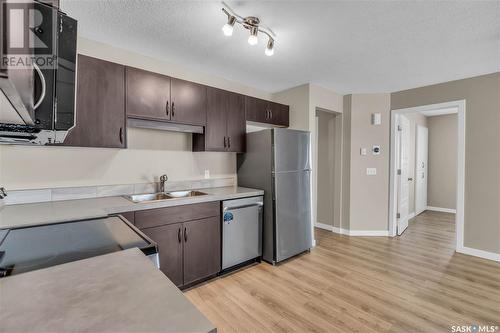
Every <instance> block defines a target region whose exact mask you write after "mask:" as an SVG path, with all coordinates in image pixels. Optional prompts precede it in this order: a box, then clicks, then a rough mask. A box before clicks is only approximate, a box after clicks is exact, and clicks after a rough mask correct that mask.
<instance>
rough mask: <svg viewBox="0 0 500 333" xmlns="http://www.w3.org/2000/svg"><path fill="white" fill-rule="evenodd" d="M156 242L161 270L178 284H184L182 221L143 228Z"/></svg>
mask: <svg viewBox="0 0 500 333" xmlns="http://www.w3.org/2000/svg"><path fill="white" fill-rule="evenodd" d="M141 231H142V232H143V233H144V234H145V235H146V236H148V237H149V238H151V239H152V240H153V241H155V242H156V244H157V246H158V255H159V257H160V270H161V271H162V272H163V273H164V274H165V275H166V276H167V277H168V278H169V279H170V280H171V281H172V282H173V283H174V284H175V285H176V286H178V287H179V286H182V284H183V273H182V223H176V224H169V225H164V226H161V227H154V228H146V229H141Z"/></svg>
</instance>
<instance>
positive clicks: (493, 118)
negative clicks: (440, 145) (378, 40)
mask: <svg viewBox="0 0 500 333" xmlns="http://www.w3.org/2000/svg"><path fill="white" fill-rule="evenodd" d="M462 99H465V100H466V121H465V128H466V130H465V132H466V133H465V217H464V220H465V222H464V223H465V225H464V245H465V246H466V247H470V248H475V249H479V250H484V251H489V252H493V253H500V173H499V170H500V145H499V143H500V130H499V128H500V73H495V74H489V75H483V76H478V77H474V78H469V79H464V80H457V81H451V82H446V83H441V84H436V85H432V86H427V87H422V88H416V89H410V90H405V91H400V92H396V93H392V94H391V108H392V109H393V110H394V109H401V108H408V107H415V106H421V105H429V104H436V103H443V102H449V101H456V100H462Z"/></svg>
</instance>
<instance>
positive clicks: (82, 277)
mask: <svg viewBox="0 0 500 333" xmlns="http://www.w3.org/2000/svg"><path fill="white" fill-rule="evenodd" d="M0 309H2V310H1V311H0V332H176V333H183V332H186V333H193V332H200V333H201V332H215V331H216V328H215V327H214V326H213V324H212V323H210V321H208V320H207V319H206V318H205V316H203V314H202V313H201V312H199V311H198V309H196V307H195V306H194V305H193V304H191V303H190V302H189V301H188V299H187V298H186V297H185V296H184V295H183V294H182V292H181V291H180V290H179V289H178V288H177V287H176V286H175V285H174V284H173V283H172V282H171V281H170V280H169V279H168V278H167V277H166V276H165V275H163V273H161V272H160V271H159V270H158V269H157V268H156V267H155V266H154V265H153V264H152V262H151V261H150V260H149V259H148V258H147V257H146V256H145V255H144V254H143V253H142V252H141V251H140V250H139V249H137V248H133V249H129V250H125V251H119V252H114V253H111V254H107V255H102V256H98V257H93V258H89V259H85V260H79V261H74V262H71V263H67V264H62V265H57V266H52V267H49V268H45V269H40V270H36V271H32V272H28V273H23V274H19V275H14V276H10V277H6V278H2V279H0Z"/></svg>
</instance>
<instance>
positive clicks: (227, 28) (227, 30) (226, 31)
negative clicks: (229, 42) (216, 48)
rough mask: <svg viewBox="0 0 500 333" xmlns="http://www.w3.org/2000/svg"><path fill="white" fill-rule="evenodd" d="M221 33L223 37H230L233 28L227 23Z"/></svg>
mask: <svg viewBox="0 0 500 333" xmlns="http://www.w3.org/2000/svg"><path fill="white" fill-rule="evenodd" d="M222 31H223V32H224V35H226V36H231V35H232V34H233V26H232V25H230V24H229V23H226V24H224V26H223V27H222Z"/></svg>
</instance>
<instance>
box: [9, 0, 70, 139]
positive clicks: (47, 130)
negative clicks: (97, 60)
mask: <svg viewBox="0 0 500 333" xmlns="http://www.w3.org/2000/svg"><path fill="white" fill-rule="evenodd" d="M0 4H1V6H0V7H1V9H0V15H1V18H2V20H1V22H2V24H1V28H0V29H1V30H0V31H1V34H0V36H1V38H2V40H1V44H0V46H1V47H0V49H1V52H0V57H1V61H0V90H1V92H2V93H3V94H0V98H1V99H3V100H4V103H3V104H2V103H1V101H0V107H2V108H3V110H0V143H34V144H51V143H61V142H63V141H64V138H65V136H66V134H67V132H68V131H69V130H70V129H71V128H73V127H74V125H75V92H76V59H77V57H76V52H77V50H76V44H77V21H76V20H75V19H73V18H71V17H69V16H67V15H66V14H64V13H63V12H61V11H60V10H59V9H57V8H54V7H52V6H50V5H47V4H44V3H41V2H38V1H28V2H26V1H24V2H22V1H19V2H16V1H12V0H0Z"/></svg>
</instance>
